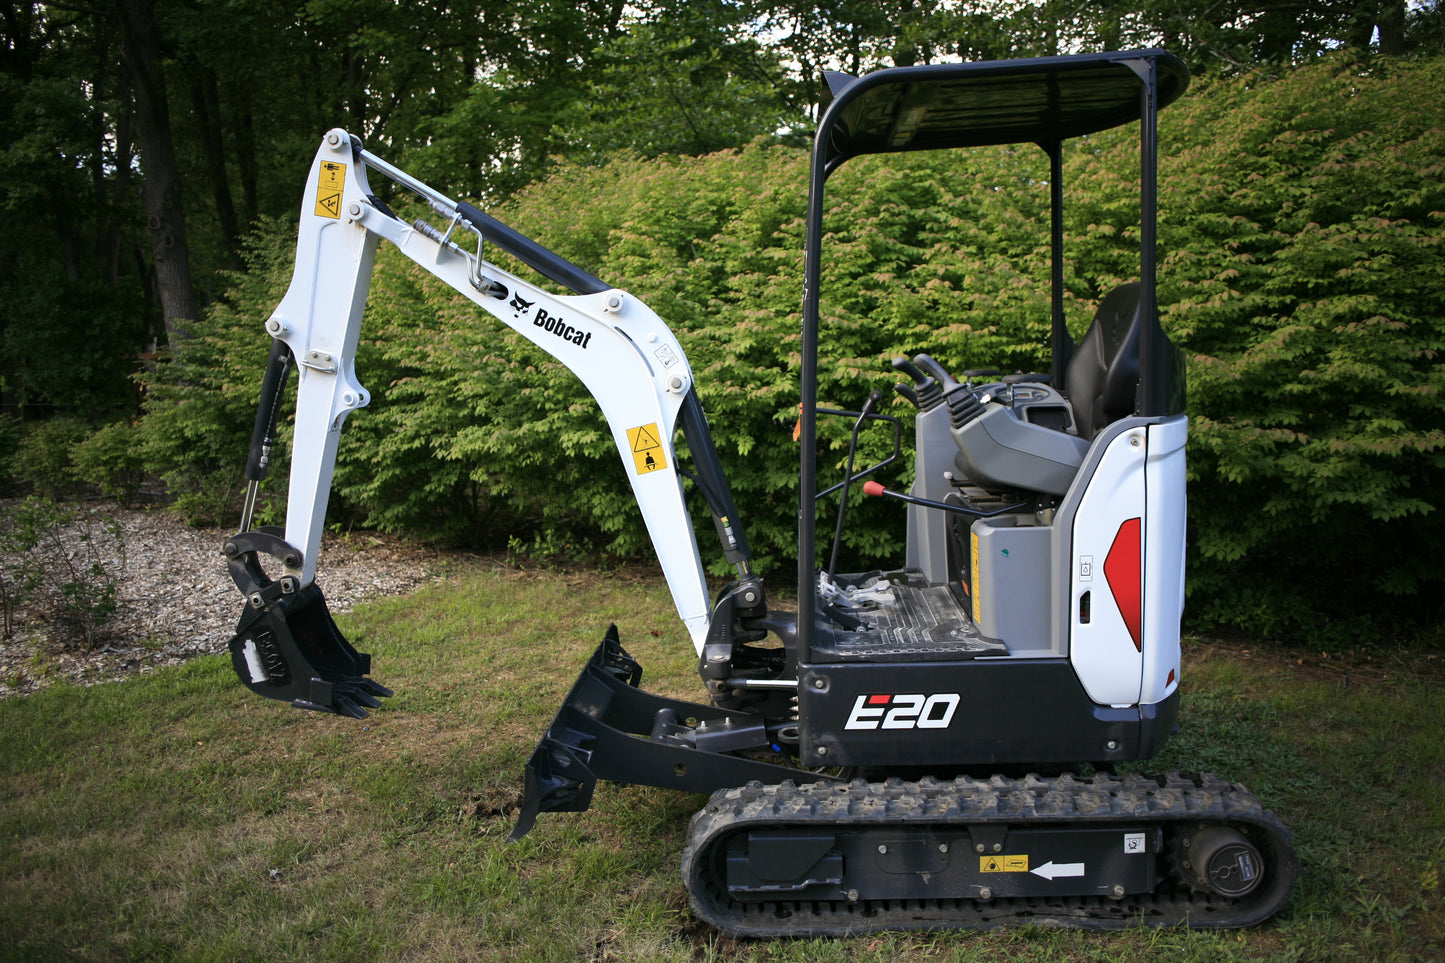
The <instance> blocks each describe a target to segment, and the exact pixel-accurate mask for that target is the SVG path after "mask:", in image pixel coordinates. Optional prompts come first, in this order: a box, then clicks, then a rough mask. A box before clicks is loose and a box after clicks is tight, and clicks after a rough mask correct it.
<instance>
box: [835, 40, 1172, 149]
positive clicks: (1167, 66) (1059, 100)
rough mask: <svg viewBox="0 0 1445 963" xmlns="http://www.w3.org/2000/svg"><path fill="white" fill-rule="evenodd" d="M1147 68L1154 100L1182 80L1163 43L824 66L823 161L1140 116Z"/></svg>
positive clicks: (1083, 127) (1071, 130) (1049, 134)
mask: <svg viewBox="0 0 1445 963" xmlns="http://www.w3.org/2000/svg"><path fill="white" fill-rule="evenodd" d="M1151 66H1152V68H1153V75H1154V77H1155V78H1156V79H1155V85H1156V87H1155V89H1156V91H1157V102H1156V105H1155V109H1158V108H1161V107H1163V106H1165V105H1166V104H1169V103H1171V102H1172V101H1174V100H1176V99H1177V98H1178V97H1179V96H1180V95H1181V94H1183V93H1184V90H1185V88H1186V87H1188V86H1189V70H1188V68H1186V67H1185V66H1184V64H1183V62H1182V61H1180V60H1179V59H1178V58H1177V57H1175V56H1174V55H1173V54H1170V53H1168V52H1166V51H1163V50H1131V51H1124V52H1113V53H1101V54H1092V55H1087V56H1068V57H1038V58H1034V59H1030V60H1008V61H998V62H984V63H961V64H929V65H926V66H921V67H900V68H895V69H892V70H883V71H879V72H877V73H873V74H868V75H866V76H864V77H862V78H861V79H860V78H854V77H850V76H848V75H847V74H840V73H829V74H827V75H826V76H827V81H828V86H829V89H830V92H831V94H832V97H833V100H832V103H831V104H830V105H829V106H828V107H827V109H826V110H825V112H824V121H823V128H822V129H820V131H819V133H820V135H826V136H827V138H828V159H829V166H835V165H836V164H837V163H838V162H840V161H842V160H844V159H846V158H848V157H852V156H854V155H857V154H870V153H881V152H887V151H905V150H930V149H935V148H949V147H976V146H979V145H983V144H1016V143H1026V142H1033V143H1039V144H1047V143H1055V142H1057V141H1061V140H1065V139H1067V138H1070V137H1077V136H1079V135H1081V134H1088V133H1092V132H1094V131H1100V130H1107V129H1108V128H1110V127H1117V126H1119V125H1121V124H1127V123H1129V122H1131V121H1135V120H1138V119H1139V117H1140V115H1141V113H1142V111H1143V109H1144V108H1143V101H1142V100H1141V92H1144V91H1146V89H1147V87H1146V85H1147V79H1148V77H1149V76H1150V73H1151V69H1150V68H1151Z"/></svg>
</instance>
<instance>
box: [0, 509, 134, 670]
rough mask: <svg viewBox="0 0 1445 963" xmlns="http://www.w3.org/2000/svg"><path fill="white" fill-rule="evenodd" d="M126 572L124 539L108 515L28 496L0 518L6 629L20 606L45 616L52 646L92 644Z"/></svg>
mask: <svg viewBox="0 0 1445 963" xmlns="http://www.w3.org/2000/svg"><path fill="white" fill-rule="evenodd" d="M124 569H125V536H124V533H123V532H122V530H121V527H120V525H119V523H117V522H116V521H115V519H113V518H111V517H109V516H108V515H104V514H102V513H100V512H98V511H95V510H89V509H85V508H77V507H68V506H64V505H59V504H56V503H55V502H53V501H51V500H50V499H48V498H39V497H35V496H32V497H30V498H27V499H26V500H25V501H24V502H22V503H20V504H19V505H17V506H15V507H14V509H13V510H12V511H9V512H7V513H6V514H5V516H4V517H3V518H0V580H5V581H6V582H7V583H8V584H6V585H5V587H4V604H5V609H6V611H5V624H6V628H7V629H9V628H11V627H12V625H14V624H15V622H16V621H17V620H16V619H15V614H16V613H17V611H18V610H20V609H25V610H27V611H31V612H35V613H37V614H39V615H40V616H41V617H42V618H43V619H44V620H45V622H46V623H47V624H48V626H49V630H48V633H47V634H48V638H49V640H50V642H52V643H53V644H56V645H59V646H61V647H71V646H77V645H79V646H83V647H85V648H87V649H94V648H95V647H96V645H97V643H98V642H100V641H101V639H102V637H103V633H104V630H105V626H106V623H107V621H108V620H109V619H110V617H111V615H113V614H114V613H115V610H116V608H117V606H118V604H119V599H118V597H117V592H118V588H119V576H120V573H121V572H122V571H124Z"/></svg>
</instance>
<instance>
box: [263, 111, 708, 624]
mask: <svg viewBox="0 0 1445 963" xmlns="http://www.w3.org/2000/svg"><path fill="white" fill-rule="evenodd" d="M368 170H375V171H380V172H381V173H383V174H385V175H386V176H387V177H389V178H391V179H393V180H395V181H397V182H399V183H401V184H402V185H403V186H405V187H407V188H408V189H410V190H412V191H415V192H416V193H418V194H420V195H422V196H423V197H424V198H426V199H427V200H428V201H429V202H430V204H431V206H432V208H433V210H435V211H437V212H438V213H439V214H441V215H442V216H444V217H448V218H450V219H451V223H450V226H449V227H448V228H447V229H446V231H445V232H442V231H438V230H437V229H436V228H435V227H433V226H431V225H429V224H426V223H425V222H421V221H419V222H417V224H415V225H409V224H406V223H404V222H403V221H401V220H399V219H398V218H397V217H396V216H395V215H394V214H392V213H391V212H390V211H389V210H388V209H387V208H386V207H385V205H383V204H381V203H380V202H378V201H376V200H375V198H374V197H373V195H372V192H371V189H370V187H369V186H368V184H367V172H368ZM463 208H466V205H459V204H458V203H457V202H455V201H452V200H451V199H449V198H447V197H446V196H445V195H442V194H440V193H438V192H437V191H435V190H432V189H431V188H429V187H427V186H426V185H425V184H422V183H421V182H419V181H416V180H414V179H413V178H411V177H409V176H408V175H406V174H405V173H403V172H402V171H400V170H398V169H397V168H395V167H392V166H391V165H390V164H387V163H386V162H385V161H383V160H381V159H380V158H378V157H375V156H374V155H372V154H369V153H368V152H366V151H365V150H362V149H361V147H360V144H359V142H356V141H353V139H352V138H351V136H350V135H348V134H347V133H346V132H345V131H343V130H339V129H338V130H332V131H330V132H329V133H327V134H326V136H325V138H324V139H323V141H322V144H321V147H320V149H319V150H318V151H317V153H316V159H315V162H314V163H313V164H312V166H311V174H310V179H309V180H308V181H307V185H306V194H305V198H304V200H303V201H302V204H301V229H300V235H299V237H298V239H297V243H296V269H295V274H294V275H293V277H292V280H291V286H290V288H289V289H288V290H287V292H286V296H285V297H284V298H283V299H282V301H281V304H280V305H279V306H278V307H277V309H276V311H275V313H274V314H273V315H272V316H271V318H270V320H268V321H267V322H266V329H267V331H269V332H270V334H271V335H272V337H274V338H276V339H279V340H281V341H284V342H285V343H286V345H287V347H289V348H290V351H291V354H292V356H293V357H294V359H295V361H296V364H297V366H298V374H299V380H298V387H297V401H296V420H295V440H294V444H293V451H292V455H291V479H290V490H289V496H288V500H287V504H286V532H285V540H286V542H287V543H288V544H289V545H290V546H291V547H292V548H294V549H299V550H300V558H299V559H296V558H294V557H293V558H291V559H289V560H288V561H291V562H298V563H299V564H295V565H290V564H288V565H287V566H286V573H285V574H286V576H289V577H291V578H292V579H294V580H295V584H297V585H299V586H302V587H304V586H307V585H309V584H311V582H312V581H313V580H314V579H315V576H316V558H317V553H318V549H319V547H320V544H321V536H322V531H323V527H324V520H325V515H326V505H327V501H328V499H329V497H330V492H331V480H332V474H333V471H334V469H335V464H336V447H337V440H338V438H339V436H340V432H341V426H342V423H343V422H344V421H345V420H346V416H347V415H349V414H351V413H352V412H353V411H355V410H357V409H358V408H363V407H365V406H366V405H367V404H368V402H369V401H370V395H369V394H368V393H367V391H366V389H365V388H364V387H362V385H361V383H360V382H359V381H357V378H356V372H355V370H354V368H353V363H354V359H355V355H356V345H357V340H358V337H359V334H360V330H361V320H362V310H363V308H364V306H365V304H366V297H367V291H368V288H369V286H370V282H371V271H372V265H373V263H374V259H375V256H376V247H377V243H378V241H379V240H380V239H381V238H385V239H386V240H388V241H390V242H391V243H392V244H394V245H396V247H397V248H398V249H400V250H401V252H402V253H403V254H405V255H406V256H407V257H409V258H411V259H412V260H413V261H415V262H416V263H417V264H419V265H421V267H423V268H424V269H426V270H427V271H429V272H430V273H431V274H433V275H435V276H436V277H437V278H439V279H440V280H441V281H443V282H444V283H446V284H448V285H450V286H451V287H452V288H453V289H454V290H456V291H458V292H459V293H461V294H462V295H464V296H465V297H467V298H469V299H470V300H471V301H473V302H475V303H476V304H477V305H478V306H479V307H481V308H482V309H483V310H484V311H486V312H487V313H488V314H491V315H492V316H493V317H495V318H497V319H498V320H500V321H501V322H502V323H504V324H506V325H507V326H508V327H510V328H512V329H513V330H514V331H516V332H518V333H519V334H521V335H522V336H523V337H525V338H527V339H528V340H530V341H532V342H533V343H534V344H536V345H538V346H539V347H541V348H543V349H544V350H546V351H547V352H548V353H549V354H551V355H552V356H553V357H554V358H556V359H557V360H558V361H560V362H561V363H562V364H564V365H566V366H567V368H568V369H569V370H571V371H572V372H573V373H575V374H576V375H577V377H578V378H580V379H581V380H582V383H583V384H585V385H586V386H587V389H588V390H589V391H590V392H591V393H592V395H593V397H594V398H596V400H597V403H598V405H600V406H601V409H602V413H603V415H604V416H605V417H606V418H607V423H608V426H609V427H610V428H611V431H612V439H613V441H614V442H615V443H616V445H617V451H618V454H619V455H620V456H621V458H622V464H623V468H624V470H625V471H626V473H627V477H628V479H629V481H630V482H631V483H632V490H633V493H634V494H635V496H636V498H637V504H638V505H639V506H640V507H641V509H642V517H643V520H644V521H645V522H646V525H647V530H648V534H649V535H650V536H651V538H652V544H653V546H654V547H655V549H656V551H657V556H658V560H659V561H660V562H661V564H662V570H663V573H664V574H665V575H666V578H667V583H668V587H669V588H670V589H671V591H672V597H673V600H674V602H675V604H676V606H677V614H678V616H679V617H680V618H681V619H682V621H683V623H684V624H685V625H686V626H687V630H688V633H689V634H690V635H691V637H692V641H693V645H694V647H695V648H696V649H697V650H698V651H699V652H701V651H702V646H703V640H704V638H705V637H706V635H707V630H708V621H709V600H708V591H707V584H706V581H705V579H704V575H703V568H702V563H701V559H700V556H699V553H698V548H697V541H696V538H695V536H694V534H693V529H692V523H691V521H690V519H689V517H688V513H687V509H686V506H685V505H684V501H683V491H682V483H681V478H680V477H679V475H678V473H677V470H676V465H677V458H676V454H675V452H674V450H673V444H672V439H673V437H674V434H675V431H676V429H677V427H678V419H679V414H680V410H681V408H682V405H683V402H684V398H685V397H686V395H687V393H688V391H689V389H690V388H691V386H692V372H691V370H690V369H689V368H688V363H687V358H686V356H685V355H684V354H683V351H682V347H681V346H680V345H679V344H678V342H677V339H676V338H675V337H674V336H673V334H672V332H671V331H670V330H669V329H668V327H667V325H666V324H664V323H663V322H662V320H661V319H660V318H658V317H657V315H656V314H654V313H653V312H652V311H651V310H650V309H649V308H648V307H647V306H646V305H645V304H643V303H642V302H641V301H638V300H637V299H635V298H632V297H629V296H628V295H627V294H626V293H625V292H623V291H619V290H612V289H608V290H601V291H599V292H597V293H591V294H583V295H575V296H573V295H569V296H557V295H553V294H549V293H548V292H546V291H544V290H542V289H541V288H539V287H537V286H536V285H533V284H531V283H528V282H527V281H524V280H522V279H520V278H518V277H516V276H514V275H512V274H509V273H508V272H506V271H504V270H502V269H501V268H499V267H497V266H496V265H494V264H491V263H489V262H487V261H485V260H483V258H482V248H481V244H480V239H481V235H480V234H476V238H477V247H476V251H475V253H472V252H469V251H467V250H465V249H464V248H463V247H461V246H460V245H458V244H457V243H456V242H455V241H453V239H452V238H453V235H454V233H455V232H456V231H457V229H458V228H459V227H460V228H461V229H462V230H463V232H465V233H475V231H474V229H472V228H471V227H469V225H468V222H467V221H466V220H465V219H464V218H463V216H462V214H461V213H460V212H461V210H462V209H463ZM469 210H474V209H469ZM598 286H599V287H601V285H600V284H599V285H598ZM247 524H249V519H248V520H247Z"/></svg>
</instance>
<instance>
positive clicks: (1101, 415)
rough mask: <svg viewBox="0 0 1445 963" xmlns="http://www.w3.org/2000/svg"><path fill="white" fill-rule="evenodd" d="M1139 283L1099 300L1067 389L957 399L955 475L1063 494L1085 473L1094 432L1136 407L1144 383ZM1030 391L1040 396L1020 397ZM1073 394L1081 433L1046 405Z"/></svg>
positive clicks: (999, 486)
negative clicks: (1006, 398)
mask: <svg viewBox="0 0 1445 963" xmlns="http://www.w3.org/2000/svg"><path fill="white" fill-rule="evenodd" d="M1139 292H1140V288H1139V285H1138V284H1137V283H1129V284H1121V285H1119V286H1118V287H1117V288H1115V289H1114V290H1112V291H1110V292H1109V293H1108V294H1107V295H1105V296H1104V299H1103V300H1102V301H1100V302H1099V308H1098V311H1097V312H1095V314H1094V321H1093V323H1092V324H1091V325H1090V326H1089V330H1088V331H1087V332H1085V334H1084V337H1083V338H1082V339H1081V340H1080V341H1079V343H1078V344H1077V345H1076V346H1075V347H1074V351H1073V354H1072V355H1071V356H1070V358H1069V364H1068V367H1067V368H1066V369H1065V372H1064V384H1063V385H1062V386H1061V387H1062V389H1063V391H1062V395H1061V394H1060V393H1059V392H1057V391H1054V390H1053V389H1051V388H1049V387H1047V386H1044V385H1014V386H1013V391H1012V394H1013V398H1012V401H1011V402H1010V403H1002V404H1001V403H985V399H986V398H987V395H986V394H985V396H984V398H977V397H974V395H973V394H971V393H969V392H967V391H965V392H963V393H957V392H956V393H955V395H956V397H954V398H951V400H950V403H949V408H950V414H951V416H952V426H951V428H950V432H951V433H952V435H953V440H954V442H955V443H956V444H957V446H958V452H957V453H956V454H955V455H954V468H955V469H956V472H955V478H957V479H965V480H966V481H967V483H968V484H972V485H976V486H979V487H982V488H985V489H989V490H993V491H1010V490H1011V491H1034V492H1042V493H1044V494H1047V495H1062V494H1064V493H1065V492H1066V491H1067V490H1068V488H1069V485H1070V484H1071V483H1072V482H1073V480H1074V476H1075V475H1076V474H1078V470H1079V466H1080V465H1082V464H1083V462H1084V458H1085V456H1086V455H1087V454H1088V451H1089V444H1090V442H1091V441H1092V440H1093V438H1094V436H1095V435H1097V434H1098V433H1099V431H1100V430H1102V429H1103V427H1104V426H1105V425H1107V424H1109V423H1110V422H1111V421H1115V420H1117V419H1119V418H1123V417H1125V416H1127V415H1129V414H1131V413H1132V412H1133V411H1134V396H1135V394H1136V393H1137V390H1138V385H1139V329H1140V325H1141V323H1142V310H1141V305H1140V303H1139ZM1023 392H1027V393H1028V396H1031V397H1032V399H1033V400H1028V401H1025V400H1023V399H1022V398H1020V397H1019V395H1020V393H1023ZM1065 398H1067V401H1068V407H1069V409H1071V410H1072V412H1073V423H1074V430H1075V433H1074V434H1070V433H1068V432H1066V431H1063V430H1061V428H1062V426H1061V425H1057V424H1054V423H1053V419H1052V418H1051V417H1050V418H1041V419H1039V420H1037V421H1036V420H1035V418H1034V415H1035V414H1036V413H1038V412H1045V413H1048V412H1053V411H1057V410H1059V408H1060V407H1061V406H1062V405H1063V403H1064V400H1065Z"/></svg>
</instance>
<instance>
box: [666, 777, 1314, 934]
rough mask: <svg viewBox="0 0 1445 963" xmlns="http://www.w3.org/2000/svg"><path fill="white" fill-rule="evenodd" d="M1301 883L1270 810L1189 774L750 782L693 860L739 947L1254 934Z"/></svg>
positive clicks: (699, 884) (708, 821)
mask: <svg viewBox="0 0 1445 963" xmlns="http://www.w3.org/2000/svg"><path fill="white" fill-rule="evenodd" d="M1297 873H1298V867H1297V864H1296V862H1295V858H1294V856H1293V854H1292V853H1291V850H1290V834H1289V831H1288V830H1287V829H1286V828H1285V827H1284V826H1283V825H1282V824H1281V823H1280V822H1279V820H1278V819H1276V818H1275V817H1274V816H1273V815H1272V814H1271V813H1269V812H1267V811H1265V810H1264V808H1263V807H1262V806H1261V805H1260V803H1259V800H1257V799H1256V798H1255V797H1254V796H1252V795H1251V794H1250V793H1249V792H1248V791H1246V790H1244V789H1243V788H1242V787H1240V786H1237V785H1231V784H1229V783H1227V782H1223V781H1221V780H1217V779H1214V778H1211V777H1209V776H1204V777H1201V778H1199V779H1192V778H1187V777H1184V776H1180V775H1179V774H1177V773H1170V774H1168V775H1167V776H1164V777H1160V778H1154V777H1149V776H1140V775H1129V776H1122V777H1115V776H1110V775H1104V774H1099V775H1095V776H1093V777H1090V778H1088V779H1079V778H1076V777H1074V776H1071V775H1062V776H1056V777H1051V778H1040V777H1038V776H1026V777H1022V778H1016V779H1014V778H1005V777H1000V776H994V777H991V778H990V779H987V780H977V779H970V778H966V777H960V778H957V779H954V780H951V781H942V780H937V779H933V778H931V777H925V778H923V779H921V780H919V781H916V782H907V781H903V780H900V779H890V780H888V781H886V782H881V783H879V782H872V783H870V782H864V781H862V780H857V781H854V782H851V783H846V784H837V783H817V784H804V785H797V784H792V783H783V784H781V785H775V786H764V785H761V784H752V785H749V786H746V787H743V788H741V789H728V790H720V791H719V792H717V793H714V794H713V796H712V798H711V799H710V800H709V801H708V804H707V806H706V808H704V809H703V810H702V811H701V812H699V813H698V814H697V815H696V816H694V817H693V822H692V826H691V832H690V834H689V838H688V845H687V849H686V850H685V851H684V854H683V878H684V880H685V882H686V884H687V887H688V891H689V893H690V895H691V901H692V908H693V911H694V912H695V913H696V914H697V915H698V916H699V917H701V918H703V919H705V920H707V921H708V922H709V923H711V924H712V925H714V926H716V927H717V928H718V929H719V930H721V931H723V932H725V933H728V934H730V935H732V936H738V937H775V936H843V935H854V934H858V933H862V932H869V931H874V930H907V929H922V930H931V929H956V928H989V927H994V926H1000V925H1007V924H1018V923H1025V922H1032V923H1042V924H1045V925H1055V926H1068V927H1082V928H1092V929H1117V928H1122V927H1126V926H1133V925H1143V926H1150V927H1155V926H1174V925H1188V926H1192V927H1203V928H1231V927H1242V926H1250V925H1253V924H1255V923H1258V922H1260V921H1262V920H1264V919H1267V918H1268V917H1270V916H1271V915H1273V914H1274V913H1275V912H1277V911H1278V910H1279V909H1280V908H1281V906H1283V904H1284V902H1285V900H1286V899H1287V898H1288V896H1289V892H1290V889H1291V887H1292V885H1293V883H1294V879H1295V877H1296V875H1297Z"/></svg>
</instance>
